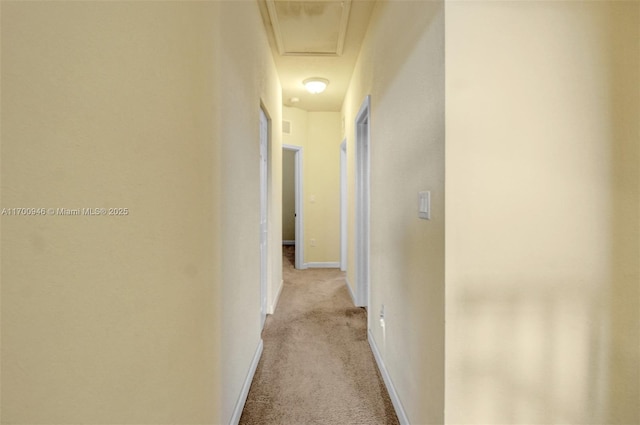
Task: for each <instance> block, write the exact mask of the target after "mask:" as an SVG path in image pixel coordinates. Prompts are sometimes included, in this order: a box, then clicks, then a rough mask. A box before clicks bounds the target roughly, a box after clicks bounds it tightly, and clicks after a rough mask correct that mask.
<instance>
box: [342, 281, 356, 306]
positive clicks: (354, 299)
mask: <svg viewBox="0 0 640 425" xmlns="http://www.w3.org/2000/svg"><path fill="white" fill-rule="evenodd" d="M344 281H345V283H346V284H347V289H348V290H349V296H350V297H351V302H352V303H353V305H356V297H355V295H353V291H352V290H351V284H350V283H349V278H348V277H345V278H344Z"/></svg>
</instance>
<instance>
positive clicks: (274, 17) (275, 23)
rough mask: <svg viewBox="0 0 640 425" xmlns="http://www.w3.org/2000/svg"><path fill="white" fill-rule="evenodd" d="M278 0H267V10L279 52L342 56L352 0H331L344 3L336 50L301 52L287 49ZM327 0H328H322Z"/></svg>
mask: <svg viewBox="0 0 640 425" xmlns="http://www.w3.org/2000/svg"><path fill="white" fill-rule="evenodd" d="M276 1H278V0H265V3H266V5H267V12H268V14H269V19H270V20H271V29H272V31H273V38H274V40H275V42H276V47H277V49H278V53H279V54H280V55H281V56H342V53H343V51H344V41H345V38H346V35H347V26H348V24H349V13H350V11H351V1H352V0H329V1H332V2H335V3H338V2H340V3H341V4H342V15H341V16H340V26H339V28H338V40H337V43H336V49H335V52H313V51H312V52H300V51H287V50H286V49H285V46H284V42H283V39H282V29H281V26H280V21H279V20H278V12H277V9H276ZM321 1H327V0H321Z"/></svg>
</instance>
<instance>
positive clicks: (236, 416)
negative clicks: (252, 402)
mask: <svg viewBox="0 0 640 425" xmlns="http://www.w3.org/2000/svg"><path fill="white" fill-rule="evenodd" d="M262 347H263V345H262V339H260V343H259V344H258V348H256V352H255V354H254V355H253V360H252V361H251V366H250V367H249V373H248V374H247V377H246V378H245V380H244V385H242V391H240V397H238V401H237V402H236V407H235V408H234V409H233V416H231V421H230V422H229V425H238V423H239V422H240V416H242V410H243V409H244V404H245V403H246V402H247V396H248V395H249V388H251V382H253V375H254V374H255V373H256V368H257V367H258V363H259V362H260V357H261V356H262Z"/></svg>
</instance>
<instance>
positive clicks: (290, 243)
mask: <svg viewBox="0 0 640 425" xmlns="http://www.w3.org/2000/svg"><path fill="white" fill-rule="evenodd" d="M295 244H296V241H284V240H283V241H282V245H295Z"/></svg>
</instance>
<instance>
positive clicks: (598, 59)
mask: <svg viewBox="0 0 640 425" xmlns="http://www.w3.org/2000/svg"><path fill="white" fill-rule="evenodd" d="M446 5H447V6H446V51H447V55H446V73H447V100H446V122H447V124H446V132H447V144H446V170H447V171H446V181H447V183H446V191H447V204H446V210H447V225H446V233H447V239H446V247H447V248H446V258H447V265H446V282H447V283H446V287H447V292H446V300H447V301H446V311H447V315H446V332H447V333H446V335H447V339H446V366H447V367H446V382H447V385H446V423H449V424H472V423H474V424H503V423H513V424H516V423H522V424H525V423H526V424H530V423H582V424H586V423H593V424H602V423H620V424H622V423H625V424H630V423H638V422H640V418H639V417H638V415H639V410H638V399H639V396H640V395H639V392H638V385H639V382H640V380H639V376H638V364H639V361H638V360H639V358H638V350H639V344H638V316H637V314H638V311H639V306H638V300H639V297H638V281H639V273H638V258H639V257H640V255H639V252H638V236H637V235H638V203H639V198H638V160H639V158H638V144H639V128H638V117H639V116H640V109H639V107H640V102H639V96H640V94H639V91H638V90H639V89H638V87H639V80H640V63H639V55H640V45H639V28H640V16H639V15H640V10H639V8H640V4H639V3H638V2H554V1H549V2H492V1H478V2H447V3H446ZM631 235H633V236H631Z"/></svg>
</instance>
